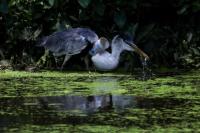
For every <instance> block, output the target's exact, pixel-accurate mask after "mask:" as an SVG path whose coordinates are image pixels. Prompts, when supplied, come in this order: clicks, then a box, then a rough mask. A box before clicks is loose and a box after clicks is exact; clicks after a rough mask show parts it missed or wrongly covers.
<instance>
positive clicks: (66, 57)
mask: <svg viewBox="0 0 200 133" xmlns="http://www.w3.org/2000/svg"><path fill="white" fill-rule="evenodd" d="M70 57H71V55H65V59H64V61H63V64H62V66H61V70H63V68H64V65H65V63H66V62H67V61H68V60H69V59H70Z"/></svg>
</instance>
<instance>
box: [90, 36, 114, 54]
mask: <svg viewBox="0 0 200 133" xmlns="http://www.w3.org/2000/svg"><path fill="white" fill-rule="evenodd" d="M109 46H110V44H109V42H108V39H106V38H105V37H100V38H99V40H98V41H96V42H95V44H94V45H93V48H92V49H91V50H90V54H91V55H96V54H97V53H102V52H104V51H105V50H106V49H107V48H109Z"/></svg>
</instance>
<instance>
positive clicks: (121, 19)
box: [114, 11, 126, 28]
mask: <svg viewBox="0 0 200 133" xmlns="http://www.w3.org/2000/svg"><path fill="white" fill-rule="evenodd" d="M114 22H115V23H116V24H117V26H118V27H119V28H122V27H123V26H124V25H125V23H126V14H125V13H124V11H121V12H119V13H116V14H115V15H114Z"/></svg>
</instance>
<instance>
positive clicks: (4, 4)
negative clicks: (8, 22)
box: [0, 0, 8, 13]
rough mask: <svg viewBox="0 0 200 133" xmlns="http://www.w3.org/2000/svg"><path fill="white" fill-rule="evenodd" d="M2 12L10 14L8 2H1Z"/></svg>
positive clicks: (4, 0) (0, 8) (0, 10)
mask: <svg viewBox="0 0 200 133" xmlns="http://www.w3.org/2000/svg"><path fill="white" fill-rule="evenodd" d="M0 12H2V13H8V3H7V1H6V0H2V1H1V2H0Z"/></svg>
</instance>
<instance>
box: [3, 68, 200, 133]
mask: <svg viewBox="0 0 200 133" xmlns="http://www.w3.org/2000/svg"><path fill="white" fill-rule="evenodd" d="M11 75H12V74H11ZM55 75H56V74H55ZM0 96H1V97H0V131H1V132H19V133H21V132H83V133H93V132H98V133H101V132H109V133H110V132H131V133H132V132H200V122H199V120H200V79H199V76H198V73H197V72H191V73H187V74H183V75H177V76H176V75H173V76H166V77H163V76H162V78H155V79H154V80H148V81H139V80H135V77H134V76H131V75H128V76H127V75H112V74H107V75H106V74H102V75H101V74H97V75H93V76H84V74H83V75H80V74H77V75H76V74H73V76H66V75H63V74H60V75H57V76H52V75H50V76H49V75H47V76H42V75H39V76H38V75H36V76H35V75H33V76H32V75H29V74H28V75H26V74H25V76H16V75H15V74H13V75H12V76H10V75H9V74H8V75H6V74H5V73H4V74H3V76H2V77H1V78H0Z"/></svg>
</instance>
